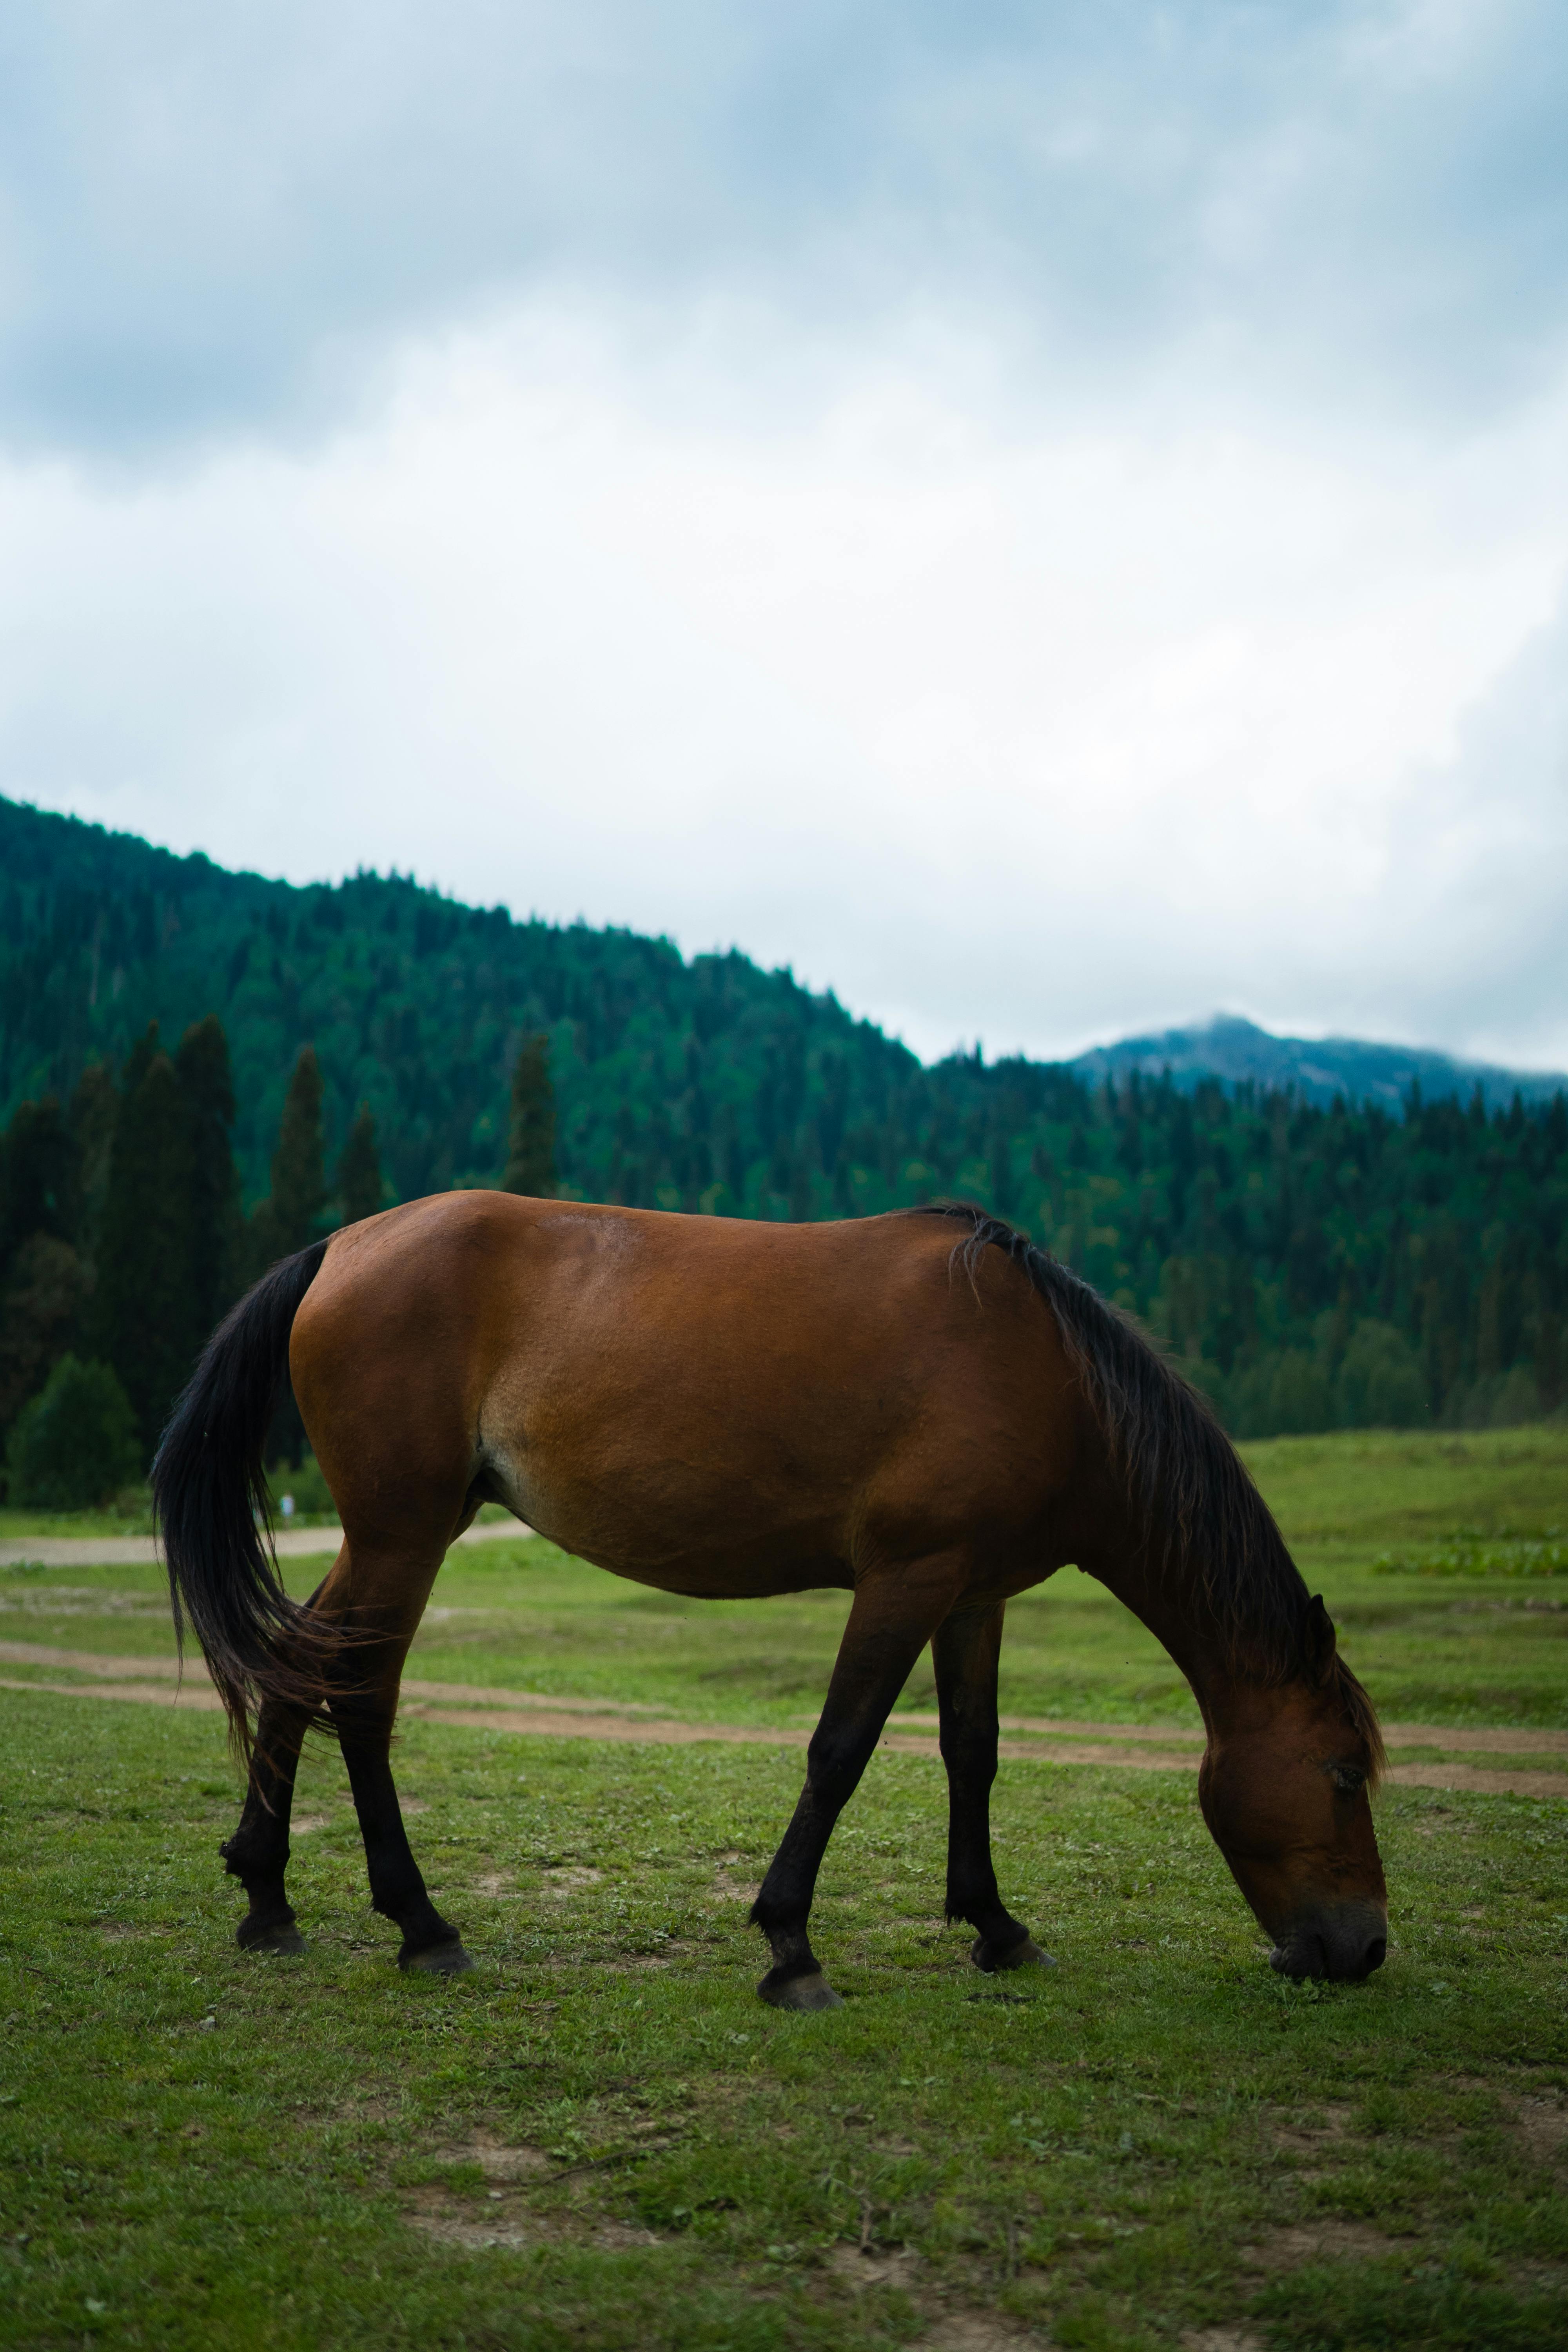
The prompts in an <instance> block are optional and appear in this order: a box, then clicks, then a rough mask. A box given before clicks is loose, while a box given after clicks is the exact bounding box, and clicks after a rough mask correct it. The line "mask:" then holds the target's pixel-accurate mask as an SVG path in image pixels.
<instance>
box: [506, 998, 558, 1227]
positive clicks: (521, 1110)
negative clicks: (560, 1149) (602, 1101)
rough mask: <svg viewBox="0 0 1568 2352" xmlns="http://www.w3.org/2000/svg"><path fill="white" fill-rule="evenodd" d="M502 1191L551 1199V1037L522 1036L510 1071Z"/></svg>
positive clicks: (553, 1143)
mask: <svg viewBox="0 0 1568 2352" xmlns="http://www.w3.org/2000/svg"><path fill="white" fill-rule="evenodd" d="M501 1191H502V1192H526V1193H530V1194H531V1195H532V1196H533V1197H534V1198H535V1199H538V1200H545V1201H547V1200H550V1199H552V1197H553V1195H554V1192H555V1089H554V1087H552V1085H551V1083H550V1040H549V1038H548V1037H547V1036H546V1035H545V1034H543V1032H542V1031H541V1032H540V1033H539V1034H537V1035H536V1036H532V1037H525V1038H524V1039H523V1041H522V1050H521V1053H520V1054H519V1055H518V1057H517V1066H516V1067H515V1069H514V1070H513V1071H512V1074H511V1130H510V1136H509V1138H508V1152H507V1163H506V1174H505V1175H504V1176H503V1177H502V1178H501Z"/></svg>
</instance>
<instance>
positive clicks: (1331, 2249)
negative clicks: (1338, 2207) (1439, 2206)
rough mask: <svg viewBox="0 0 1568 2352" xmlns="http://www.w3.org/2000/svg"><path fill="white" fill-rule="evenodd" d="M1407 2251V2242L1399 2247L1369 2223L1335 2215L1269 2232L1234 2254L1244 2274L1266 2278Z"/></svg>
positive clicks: (1380, 2258)
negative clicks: (1313, 2266)
mask: <svg viewBox="0 0 1568 2352" xmlns="http://www.w3.org/2000/svg"><path fill="white" fill-rule="evenodd" d="M1408 2250H1409V2241H1408V2239H1407V2240H1405V2243H1404V2245H1403V2246H1402V2245H1401V2244H1400V2242H1398V2241H1397V2240H1396V2239H1394V2238H1385V2237H1384V2234H1383V2231H1381V2230H1374V2229H1373V2228H1372V2226H1371V2224H1370V2223H1369V2222H1366V2221H1345V2220H1343V2219H1342V2217H1341V2216H1340V2215H1338V2214H1333V2213H1325V2214H1324V2215H1323V2217H1322V2219H1321V2221H1309V2222H1302V2223H1300V2224H1299V2225H1298V2226H1296V2227H1295V2228H1292V2229H1288V2230H1271V2231H1269V2233H1268V2237H1267V2238H1263V2239H1260V2240H1259V2241H1258V2244H1257V2245H1255V2246H1241V2247H1238V2248H1237V2259H1238V2260H1239V2262H1240V2263H1241V2266H1242V2268H1243V2270H1244V2271H1249V2272H1251V2273H1254V2275H1256V2276H1262V2277H1267V2276H1268V2275H1269V2274H1270V2273H1273V2272H1276V2271H1295V2270H1300V2269H1302V2268H1303V2267H1304V2265H1305V2264H1306V2263H1339V2262H1363V2263H1375V2262H1386V2261H1387V2260H1388V2258H1389V2256H1390V2255H1391V2254H1393V2255H1395V2256H1399V2255H1403V2254H1404V2253H1405V2252H1408Z"/></svg>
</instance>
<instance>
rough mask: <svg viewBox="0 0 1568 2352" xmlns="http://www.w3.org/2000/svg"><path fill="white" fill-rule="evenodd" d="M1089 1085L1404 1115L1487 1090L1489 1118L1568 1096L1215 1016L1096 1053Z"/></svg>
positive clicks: (1547, 1087) (1076, 1063) (1533, 1076)
mask: <svg viewBox="0 0 1568 2352" xmlns="http://www.w3.org/2000/svg"><path fill="white" fill-rule="evenodd" d="M1068 1068H1069V1069H1070V1070H1072V1071H1073V1072H1074V1073H1075V1074H1076V1075H1077V1076H1079V1077H1082V1078H1086V1079H1088V1080H1089V1082H1090V1083H1091V1084H1093V1083H1094V1082H1096V1081H1100V1080H1103V1079H1105V1078H1108V1077H1115V1078H1121V1077H1124V1076H1127V1074H1128V1073H1129V1072H1130V1071H1132V1070H1137V1071H1139V1072H1141V1073H1142V1074H1143V1075H1144V1076H1150V1077H1158V1076H1160V1074H1161V1072H1162V1071H1164V1070H1169V1072H1170V1074H1171V1077H1172V1079H1173V1083H1174V1084H1175V1085H1176V1086H1178V1087H1180V1088H1181V1089H1182V1091H1183V1093H1184V1094H1190V1093H1191V1092H1192V1091H1193V1088H1194V1087H1196V1086H1197V1085H1198V1084H1199V1083H1200V1082H1201V1081H1202V1080H1203V1079H1205V1078H1208V1077H1214V1078H1223V1079H1225V1080H1226V1082H1227V1083H1229V1084H1232V1085H1235V1084H1237V1083H1241V1082H1246V1081H1251V1082H1252V1083H1253V1084H1255V1085H1258V1086H1260V1087H1294V1089H1295V1091H1296V1093H1297V1094H1298V1095H1299V1096H1300V1097H1301V1099H1302V1100H1303V1101H1305V1102H1312V1103H1325V1104H1326V1103H1331V1102H1332V1100H1333V1099H1334V1097H1335V1096H1336V1095H1342V1096H1343V1097H1344V1099H1345V1100H1346V1101H1347V1102H1350V1103H1373V1104H1375V1105H1377V1106H1378V1107H1379V1108H1382V1109H1384V1110H1391V1111H1397V1110H1399V1109H1401V1108H1403V1106H1404V1105H1405V1101H1406V1100H1407V1099H1408V1097H1409V1095H1410V1091H1411V1088H1412V1087H1416V1086H1418V1087H1420V1089H1421V1093H1422V1095H1423V1097H1425V1098H1426V1100H1427V1101H1436V1100H1437V1099H1439V1098H1441V1097H1444V1096H1447V1095H1457V1096H1458V1097H1459V1098H1460V1099H1461V1100H1462V1101H1468V1099H1469V1098H1470V1097H1472V1096H1473V1095H1474V1093H1475V1090H1476V1088H1477V1087H1479V1088H1480V1090H1481V1099H1482V1100H1483V1101H1484V1102H1485V1103H1486V1105H1487V1106H1488V1108H1489V1109H1496V1108H1506V1106H1507V1105H1508V1104H1509V1103H1510V1102H1511V1101H1512V1100H1513V1097H1514V1095H1515V1093H1517V1094H1518V1095H1519V1096H1520V1097H1521V1100H1522V1101H1524V1102H1527V1103H1542V1102H1550V1101H1551V1100H1552V1096H1553V1095H1555V1094H1559V1093H1568V1076H1564V1075H1563V1074H1562V1073H1552V1072H1545V1071H1541V1070H1507V1069H1503V1068H1501V1067H1500V1066H1499V1065H1497V1064H1496V1063H1493V1062H1468V1061H1462V1060H1460V1059H1458V1057H1457V1056H1456V1055H1451V1054H1441V1053H1438V1052H1437V1051H1436V1049H1434V1048H1431V1047H1426V1046H1421V1045H1376V1044H1373V1043H1371V1042H1369V1041H1368V1040H1367V1039H1365V1038H1361V1037H1277V1036H1275V1035H1274V1034H1272V1033H1271V1032H1270V1031H1269V1030H1267V1029H1260V1028H1258V1024H1257V1023H1256V1022H1252V1021H1244V1020H1242V1019H1241V1018H1239V1016H1238V1015H1237V1014H1236V1013H1215V1016H1214V1018H1213V1019H1212V1020H1211V1021H1206V1022H1202V1023H1194V1024H1192V1026H1191V1027H1189V1028H1185V1029H1167V1030H1165V1031H1163V1033H1162V1034H1160V1035H1159V1036H1154V1037H1123V1038H1121V1039H1120V1040H1119V1041H1118V1042H1117V1043H1116V1044H1115V1045H1095V1046H1092V1047H1091V1048H1090V1049H1089V1052H1088V1053H1087V1054H1079V1055H1078V1056H1077V1057H1076V1058H1075V1059H1074V1060H1073V1061H1071V1062H1069V1063H1068Z"/></svg>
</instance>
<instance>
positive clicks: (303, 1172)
mask: <svg viewBox="0 0 1568 2352" xmlns="http://www.w3.org/2000/svg"><path fill="white" fill-rule="evenodd" d="M326 1204H327V1180H326V1174H325V1169H324V1164H323V1156H322V1150H321V1066H320V1064H319V1063H318V1062H317V1060H316V1049H315V1047H314V1046H313V1045H305V1046H302V1047H301V1048H300V1058H299V1060H298V1061H297V1062H296V1063H295V1065H294V1075H293V1076H292V1077H291V1078H290V1079H289V1092H288V1094H287V1095H286V1096H285V1097H284V1101H283V1116H282V1118H281V1119H280V1120H279V1126H278V1149H277V1150H276V1151H275V1152H274V1153H273V1155H272V1191H271V1193H270V1195H269V1196H268V1199H267V1200H265V1201H263V1202H262V1203H261V1206H260V1207H259V1209H258V1211H257V1213H256V1220H255V1225H254V1228H253V1230H254V1232H255V1234H256V1238H257V1241H258V1243H259V1244H260V1256H261V1263H262V1265H263V1266H266V1265H270V1264H271V1263H272V1261H273V1260H274V1259H275V1258H279V1257H290V1256H292V1255H293V1253H294V1252H295V1251H296V1250H302V1249H303V1248H304V1247H305V1245H306V1244H307V1243H308V1242H311V1241H314V1240H315V1238H316V1228H317V1224H318V1222H319V1220H320V1218H321V1211H322V1210H323V1209H324V1208H325V1207H326Z"/></svg>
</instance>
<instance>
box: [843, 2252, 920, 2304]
mask: <svg viewBox="0 0 1568 2352" xmlns="http://www.w3.org/2000/svg"><path fill="white" fill-rule="evenodd" d="M920 2261H921V2258H920V2256H919V2255H918V2254H917V2253H915V2252H912V2251H911V2249H910V2248H909V2247H908V2246H868V2247H867V2248H866V2250H865V2251H864V2252H862V2251H861V2250H860V2248H859V2247H858V2246H843V2245H840V2246H835V2247H834V2249H833V2251H832V2252H831V2253H830V2254H829V2255H828V2257H827V2260H826V2263H825V2264H824V2266H823V2267H824V2268H825V2269H826V2270H827V2271H828V2272H829V2273H831V2274H832V2276H833V2277H834V2278H837V2279H842V2280H843V2281H844V2282H845V2284H846V2285H847V2286H849V2287H851V2288H852V2289H853V2290H854V2292H855V2293H856V2294H864V2293H865V2292H866V2289H867V2288H868V2287H869V2286H897V2287H902V2288H903V2290H904V2292H905V2293H906V2294H911V2293H912V2292H913V2289H914V2281H915V2276H916V2273H917V2272H918V2271H919V2269H920Z"/></svg>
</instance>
